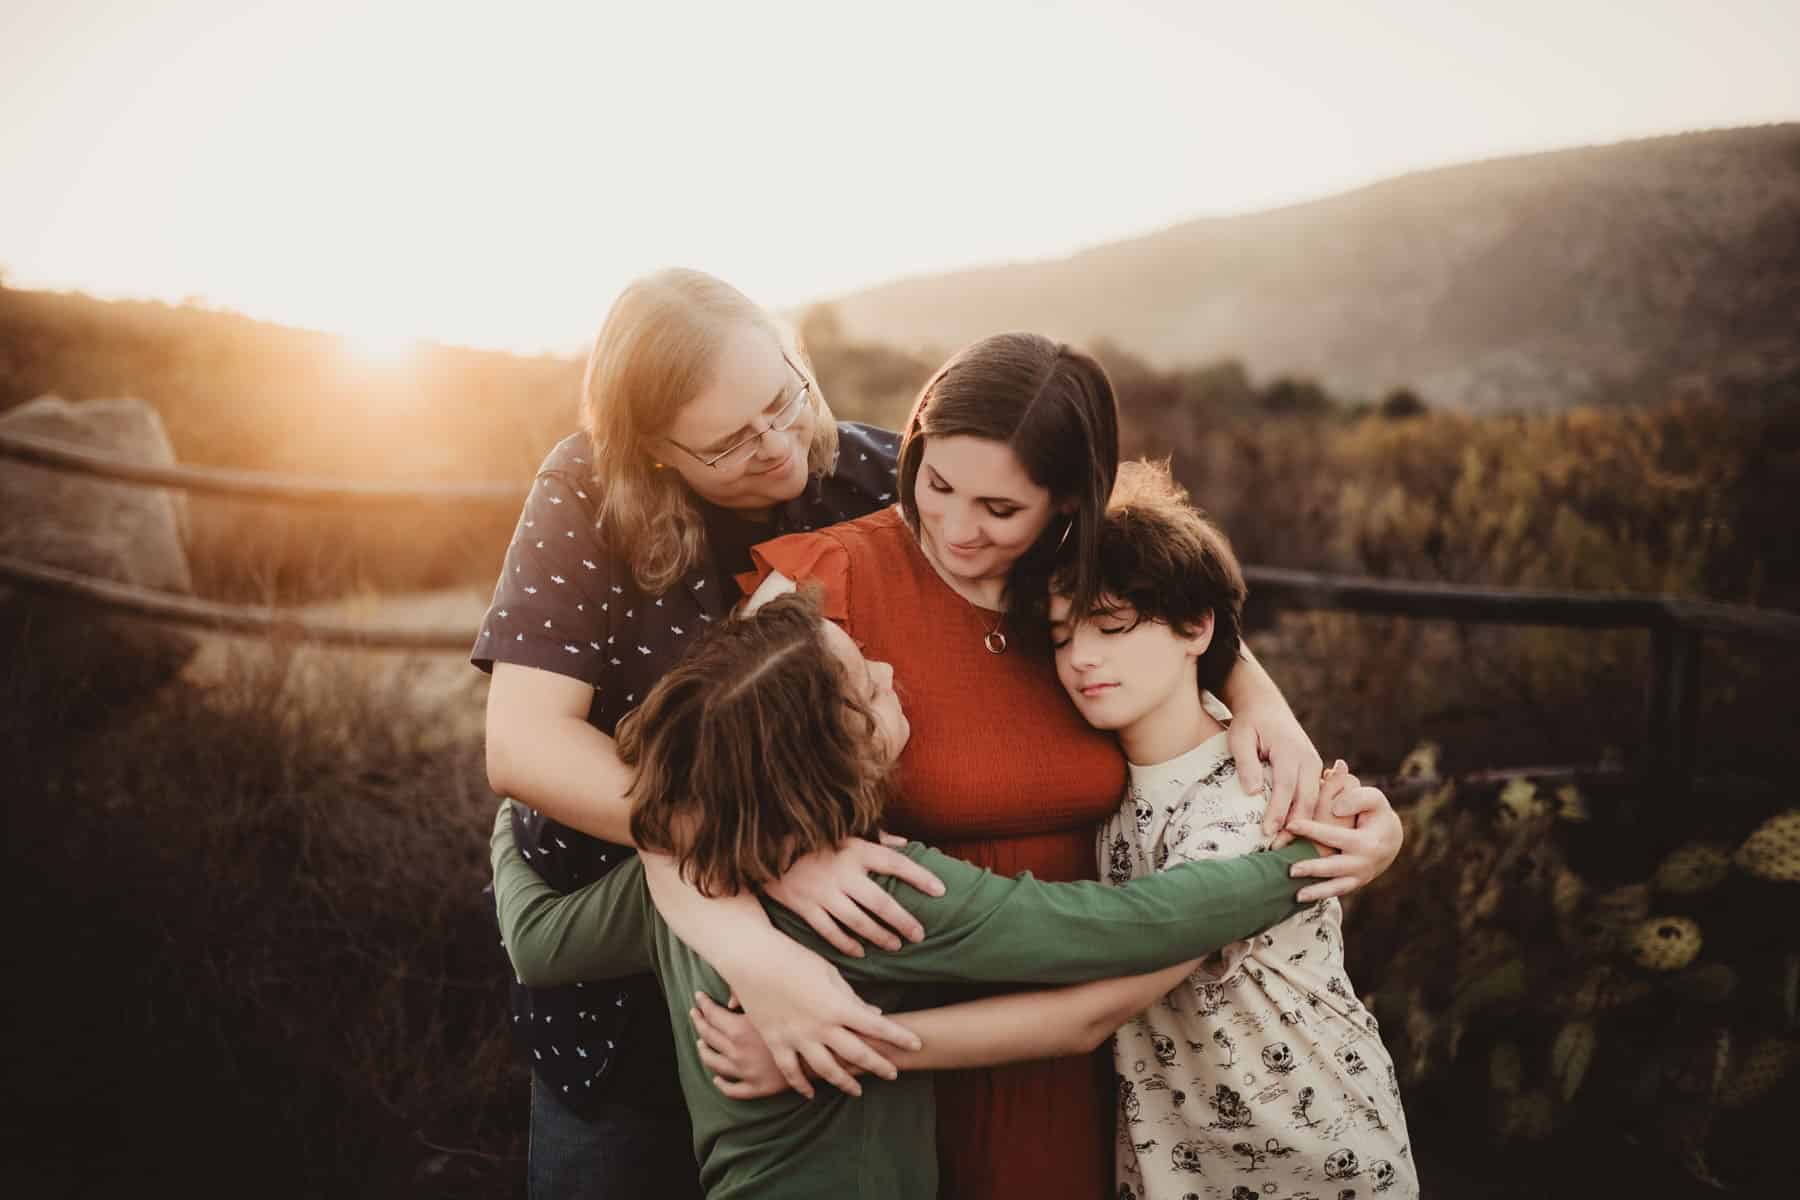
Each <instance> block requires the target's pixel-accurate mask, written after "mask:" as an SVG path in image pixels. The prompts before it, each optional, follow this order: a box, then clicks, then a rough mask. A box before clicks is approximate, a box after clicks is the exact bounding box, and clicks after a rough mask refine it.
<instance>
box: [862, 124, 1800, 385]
mask: <svg viewBox="0 0 1800 1200" xmlns="http://www.w3.org/2000/svg"><path fill="white" fill-rule="evenodd" d="M833 307H834V309H835V310H836V316H837V318H838V319H839V320H840V321H841V322H842V324H843V327H844V329H845V330H846V331H847V332H848V333H849V334H850V335H851V336H854V337H856V338H858V339H862V340H871V341H883V342H890V343H895V344H898V345H905V346H920V345H930V346H933V347H937V348H949V347H954V346H956V345H960V344H962V343H963V342H966V341H968V340H970V339H972V338H974V337H978V336H980V335H982V334H984V333H988V332H993V331H995V330H999V329H1008V328H1030V329H1037V330H1041V331H1043V332H1047V333H1053V334H1055V335H1057V336H1060V337H1065V338H1068V339H1070V340H1073V341H1077V342H1082V343H1088V344H1092V343H1093V342H1095V341H1098V340H1100V339H1107V340H1111V341H1114V342H1116V343H1118V344H1119V345H1121V346H1123V347H1125V348H1126V349H1128V350H1131V351H1132V352H1134V353H1137V354H1141V355H1143V356H1145V357H1148V358H1149V359H1150V360H1151V361H1153V362H1155V363H1157V364H1159V365H1163V366H1174V365H1183V364H1193V363H1200V362H1208V361H1213V360H1217V359H1222V358H1237V359H1240V360H1242V361H1243V362H1244V363H1245V364H1246V365H1247V366H1248V367H1249V368H1250V370H1251V371H1252V372H1253V373H1254V374H1256V375H1258V376H1267V375H1274V374H1297V375H1305V376H1311V377H1314V378H1317V379H1318V380H1320V381H1321V382H1322V383H1323V384H1324V385H1325V386H1326V387H1327V388H1328V389H1330V390H1331V391H1333V392H1337V393H1341V394H1349V395H1352V396H1356V395H1361V396H1368V397H1374V396H1379V395H1380V394H1382V393H1383V392H1385V391H1386V390H1388V389H1390V388H1393V387H1396V386H1400V385H1407V386H1410V387H1413V388H1414V389H1416V390H1418V391H1419V392H1420V393H1421V394H1422V395H1423V396H1424V397H1425V398H1426V399H1427V400H1428V401H1429V402H1431V403H1433V404H1441V405H1449V406H1456V407H1461V408H1466V409H1474V410H1491V409H1497V408H1536V407H1551V406H1559V405H1563V404H1567V403H1572V402H1575V401H1578V400H1599V401H1606V400H1615V399H1620V398H1626V397H1631V396H1633V395H1634V394H1635V393H1636V392H1637V391H1638V389H1639V386H1640V385H1641V384H1643V383H1644V382H1646V381H1650V380H1654V381H1656V383H1655V386H1656V387H1657V388H1658V389H1664V388H1666V387H1667V386H1668V384H1669V383H1670V382H1671V381H1674V382H1678V383H1685V384H1686V385H1687V387H1688V388H1690V389H1692V388H1699V389H1702V390H1704V389H1707V388H1708V387H1709V385H1713V384H1717V383H1720V382H1723V381H1726V380H1732V381H1759V380H1767V379H1771V378H1777V377H1783V376H1792V375H1793V374H1794V373H1795V372H1796V371H1800V339H1797V338H1796V337H1795V334H1794V329H1795V325H1796V314H1800V124H1785V125H1772V126H1760V127H1755V128H1745V129H1734V130H1724V131H1717V132H1706V133H1692V134H1682V135H1677V136H1672V137H1662V138H1654V139H1649V140H1644V141H1635V142H1625V143H1621V144H1618V145H1612V146H1599V147H1587V148H1582V149H1575V150H1564V151H1556V152H1551V153H1544V154H1533V155H1526V156H1520V157H1512V158H1502V159H1494V160H1490V161H1484V162H1478V163H1471V164H1466V165H1460V166H1454V167H1447V168H1442V169H1438V170H1433V171H1425V172H1420V173H1417V174H1411V175H1404V176H1400V177H1398V178H1395V179H1391V180H1387V181H1385V182H1382V183H1378V184H1374V185H1372V186H1369V187H1365V188H1361V189H1359V190H1356V191H1353V192H1347V193H1344V194H1342V195H1338V196H1332V197H1329V198H1327V199H1323V200H1318V201H1314V202H1311V203H1307V204H1300V205H1295V206H1292V207H1288V208H1281V209H1276V210H1272V211H1269V212H1262V213H1254V214H1250V215H1246V216H1238V217H1229V218H1216V219H1206V220H1197V221H1191V222H1188V223H1185V224H1181V225H1177V226H1174V227H1173V228H1170V229H1167V230H1164V231H1162V232H1160V233H1156V234H1152V235H1150V236H1147V237H1141V238H1136V239H1133V240H1129V241H1124V242H1116V243H1112V244H1108V245H1104V246H1099V247H1095V248H1093V249H1089V250H1086V251H1083V252H1081V253H1078V254H1075V255H1072V256H1070V257H1068V258H1062V259H1057V260H1053V261H1043V262H1035V263H1025V264H1018V265H1008V266H996V267H988V268H980V269H975V270H967V271H959V272H954V273H950V274H945V275H938V276H931V277H922V278H917V279H909V280H904V281H900V282H897V283H892V284H888V285H884V286H880V287H876V288H871V289H868V290H865V291H862V292H857V293H854V294H852V295H850V296H847V297H844V298H842V299H840V300H837V301H834V302H833ZM1646 398H1647V397H1646Z"/></svg>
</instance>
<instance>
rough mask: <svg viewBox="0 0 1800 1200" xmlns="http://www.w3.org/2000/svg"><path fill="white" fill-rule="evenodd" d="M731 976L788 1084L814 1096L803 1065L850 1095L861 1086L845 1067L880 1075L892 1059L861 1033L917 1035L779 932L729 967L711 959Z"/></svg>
mask: <svg viewBox="0 0 1800 1200" xmlns="http://www.w3.org/2000/svg"><path fill="white" fill-rule="evenodd" d="M715 965H717V966H718V967H719V970H720V973H721V974H723V975H724V976H725V977H726V978H727V979H728V980H729V981H730V983H731V986H732V988H733V990H734V991H735V993H736V995H737V997H738V999H739V1000H740V1001H741V1002H742V1004H743V1007H744V1012H745V1014H746V1015H747V1016H748V1017H749V1020H750V1023H751V1024H752V1025H754V1026H755V1027H756V1032H757V1033H758V1034H759V1035H760V1036H761V1038H762V1040H763V1042H764V1043H766V1045H767V1049H768V1052H769V1054H770V1055H771V1057H773V1059H774V1060H775V1066H776V1069H777V1070H778V1071H779V1072H780V1074H781V1077H782V1079H784V1080H786V1081H787V1086H789V1087H791V1088H793V1089H794V1090H795V1091H796V1092H799V1093H800V1094H801V1095H802V1096H805V1097H806V1098H807V1099H808V1100H810V1099H812V1096H813V1089H812V1084H811V1083H810V1082H809V1081H808V1080H807V1074H806V1073H807V1071H808V1070H810V1071H811V1072H812V1073H813V1074H814V1075H815V1076H817V1077H818V1078H820V1079H823V1080H824V1081H825V1082H827V1083H829V1084H831V1085H832V1086H834V1087H836V1088H837V1089H838V1090H839V1091H841V1092H844V1093H846V1094H848V1095H851V1096H860V1095H862V1087H861V1085H859V1084H858V1083H857V1082H856V1080H855V1079H854V1078H852V1077H851V1074H850V1071H849V1070H847V1069H846V1067H854V1068H856V1069H858V1070H861V1071H864V1072H867V1073H869V1074H872V1075H879V1076H881V1077H882V1078H883V1079H892V1078H894V1077H895V1075H897V1074H898V1071H896V1070H895V1068H894V1064H893V1063H891V1062H889V1061H888V1060H887V1059H885V1058H883V1057H882V1056H881V1055H880V1054H878V1053H876V1052H875V1050H874V1048H873V1047H871V1046H870V1045H869V1043H868V1041H867V1040H865V1039H873V1040H877V1041H883V1042H890V1043H892V1044H894V1045H896V1046H904V1047H905V1048H906V1049H908V1050H917V1049H918V1048H919V1039H918V1038H917V1037H915V1036H914V1035H913V1034H912V1032H911V1031H910V1030H908V1029H906V1028H905V1027H904V1026H901V1025H896V1024H895V1023H894V1022H892V1021H890V1020H888V1019H887V1018H886V1017H884V1016H882V1015H881V1010H880V1009H879V1008H876V1007H875V1006H874V1005H873V1004H869V1003H867V1002H866V1001H864V1000H863V998H862V997H861V996H858V995H857V994H856V992H855V990H854V989H853V988H851V986H850V985H849V984H848V983H845V982H844V977H843V976H842V975H840V974H838V972H837V969H836V968H835V967H833V966H832V965H831V964H830V963H828V962H826V961H825V960H824V959H822V958H820V957H819V956H818V955H817V954H814V953H813V952H812V951H811V950H808V949H806V948H805V947H804V946H801V945H799V944H798V943H796V942H793V941H790V940H789V939H788V938H786V937H783V936H782V935H780V934H777V933H771V934H770V935H768V941H767V943H766V944H763V945H760V946H758V947H756V949H755V951H754V952H753V953H748V954H744V955H742V956H740V957H739V960H738V962H737V963H736V964H734V965H732V966H730V967H728V966H726V965H725V964H722V963H721V964H715Z"/></svg>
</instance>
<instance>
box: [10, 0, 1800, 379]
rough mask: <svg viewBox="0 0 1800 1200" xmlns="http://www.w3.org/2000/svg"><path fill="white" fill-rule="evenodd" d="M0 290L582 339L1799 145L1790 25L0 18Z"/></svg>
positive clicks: (901, 6) (428, 334) (1007, 3)
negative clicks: (1612, 152)
mask: <svg viewBox="0 0 1800 1200" xmlns="http://www.w3.org/2000/svg"><path fill="white" fill-rule="evenodd" d="M0 14H3V21H4V26H3V28H4V37H3V38H0V80H5V83H4V85H3V86H4V88H5V94H6V102H5V104H4V106H0V270H4V272H5V280H6V282H7V284H8V285H9V286H13V287H50V288H58V289H79V290H82V291H86V292H89V293H91V294H94V295H99V296H106V297H127V296H130V297H150V298H158V299H164V300H169V301H182V300H188V301H192V302H201V303H205V304H208V305H211V306H215V307H221V308H231V309H236V310H240V311H243V312H247V313H249V314H251V315H253V316H256V317H260V318H263V319H268V320H274V321H279V322H282V323H284V324H292V325H301V326H307V327H312V328H319V329H327V330H333V331H337V332H342V333H346V334H349V335H354V336H355V337H357V338H359V339H362V341H363V342H364V344H366V345H369V346H371V347H380V346H384V345H386V346H392V345H396V344H404V342H405V340H406V339H410V338H429V339H432V340H437V341H443V342H450V343H461V344H468V345H477V346H488V347H495V348H504V349H510V350H518V351H524V352H538V351H551V352H557V353H572V352H578V351H579V350H580V349H581V347H582V346H583V345H584V343H585V342H586V341H587V340H588V339H589V338H591V336H592V334H593V331H594V329H595V328H597V327H598V324H599V321H600V319H601V318H602V317H603V316H604V315H605V311H606V307H607V305H608V304H609V303H610V302H611V300H612V298H613V296H614V295H615V294H616V293H617V292H618V290H619V288H620V287H622V286H623V285H624V284H625V283H626V282H627V281H629V280H630V279H631V278H632V277H634V276H636V275H638V274H640V273H642V272H644V271H647V270H652V269H655V268H657V267H661V266H665V265H672V264H679V265H686V266H695V267H700V268H702V269H704V270H708V271H711V272H713V273H714V274H716V275H719V276H721V277H723V278H725V279H727V280H729V281H731V282H732V283H734V284H736V285H737V286H738V287H739V288H741V289H743V290H744V291H745V292H747V293H748V294H749V295H751V296H752V297H753V298H755V299H757V300H758V301H760V302H762V303H764V304H766V305H769V306H771V307H776V308H794V307H797V306H800V305H803V304H805V303H809V302H811V301H814V300H817V299H820V298H825V297H829V296H831V295H835V294H841V293H843V292H846V291H851V290H854V289H857V288H860V287H863V286H867V285H869V284H873V283H877V282H881V281H884V280H888V279H893V278H897V277H902V276H908V275H918V274H925V273H930V272H935V271H940V270H946V269H950V268H954V267H959V266H971V265H976V264H983V263H995V262H1005V261H1017V260H1023V259H1034V258H1045V257H1056V256H1060V255H1064V254H1068V253H1070V252H1071V251H1073V250H1076V249H1079V248H1081V247H1084V246H1089V245H1094V244H1097V243H1101V242H1106V241H1112V240H1116V239H1119V238H1123V237H1129V236H1132V235H1135V234H1140V233H1147V232H1151V231H1153V230H1156V229H1159V228H1163V227H1165V226H1167V225H1170V224H1173V223H1175V222H1177V221H1180V220H1184V219H1188V218H1191V217H1196V216H1207V215H1224V214H1230V213H1238V212H1248V211H1255V210H1258V209H1264V208H1269V207H1273V206H1277V205H1281V204H1287V203H1293V202H1296V201H1301V200H1306V199H1311V198H1315V197H1319V196H1324V195H1329V194H1332V193H1334V192H1338V191H1342V190H1345V189H1347V188H1351V187H1355V186H1358V185H1360V184H1364V183H1368V182H1372V181H1374V180H1377V179H1381V178H1385V177H1388V176H1391V175H1395V174H1399V173H1402V172H1405V171H1409V170H1416V169H1419V168H1423V167H1431V166H1438V165H1444V164H1449V163H1455V162H1462V161H1468V160H1471V159H1478V158H1488V157H1493V156H1496V155H1503V154H1512V153H1519V152H1524V151H1530V150H1539V149H1551V148H1557V147H1563V146H1573V145H1584V144H1594V143H1604V142H1613V141H1619V140H1623V139H1627V138H1633V137H1642V136H1650V135H1656V134H1664V133H1674V132H1679V131H1683V130H1689V129H1705V128H1720V127H1728V126H1736V125H1749V124H1757V123H1762V122H1771V121H1786V120H1795V119H1800V71H1796V70H1795V69H1794V67H1793V64H1794V63H1795V62H1796V61H1800V3H1795V2H1794V0H1710V2H1707V0H1631V2H1630V3H1627V2H1624V0H1617V2H1610V0H1459V2H1457V3H1445V2H1444V0H1359V2H1358V3H1355V4H1347V3H1342V2H1341V0H1318V2H1309V0H1262V2H1260V3H1255V4H1246V3H1243V2H1242V0H1232V2H1231V3H1223V2H1220V3H1214V2H1212V0H1187V2H1185V3H1182V2H1176V0H1168V2H1144V3H1123V2H1120V0H1094V2H1090V3H1072V2H1071V3H1063V2H1054V0H1037V2H1031V0H953V2H938V0H909V2H907V3H894V2H892V0H888V2H885V3H863V2H862V0H830V2H823V3H813V2H788V0H758V2H757V3H737V2H721V3H692V2H679V0H664V2H650V0H638V2H636V3H614V2H612V0H588V2H586V3H581V4H567V5H552V4H543V3H531V2H529V0H523V2H516V3H510V4H506V5H500V4H495V3H492V2H491V0H488V2H485V3H480V4H465V3H461V2H460V0H433V2H431V3H384V2H383V0H356V2H343V0H309V2H307V3H254V2H250V0H185V2H184V0H167V2H164V3H158V4H144V3H141V2H110V0H0Z"/></svg>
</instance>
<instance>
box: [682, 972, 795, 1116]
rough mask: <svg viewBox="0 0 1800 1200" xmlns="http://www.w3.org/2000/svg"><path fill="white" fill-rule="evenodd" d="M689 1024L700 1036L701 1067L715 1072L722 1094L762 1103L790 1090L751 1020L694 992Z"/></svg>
mask: <svg viewBox="0 0 1800 1200" xmlns="http://www.w3.org/2000/svg"><path fill="white" fill-rule="evenodd" d="M736 1000H737V997H736V996H733V997H732V1001H733V1002H734V1003H735V1002H736ZM688 1020H689V1021H691V1022H693V1025H694V1032H695V1033H696V1034H698V1035H699V1047H700V1063H701V1065H702V1066H704V1067H705V1068H706V1069H707V1070H709V1071H711V1072H712V1077H713V1086H714V1087H716V1088H718V1089H719V1091H720V1092H721V1093H723V1094H724V1095H726V1096H729V1097H730V1098H731V1099H733V1100H759V1099H761V1098H762V1097H764V1096H774V1095H779V1094H780V1093H782V1092H785V1091H787V1090H788V1087H789V1084H788V1081H787V1080H786V1079H784V1078H783V1077H782V1074H781V1068H780V1067H779V1066H778V1065H776V1062H775V1056H774V1055H773V1054H771V1053H770V1052H769V1044H768V1043H767V1042H765V1041H763V1040H762V1035H761V1034H760V1033H758V1032H756V1026H754V1025H752V1024H751V1023H750V1018H749V1017H746V1016H745V1015H744V1014H743V1013H741V1012H738V1011H736V1010H735V1008H724V1007H721V1006H720V1005H719V1003H718V1002H717V1001H715V1000H714V999H713V998H712V997H711V996H708V995H707V994H706V993H705V992H695V993H694V1007H693V1008H690V1009H688Z"/></svg>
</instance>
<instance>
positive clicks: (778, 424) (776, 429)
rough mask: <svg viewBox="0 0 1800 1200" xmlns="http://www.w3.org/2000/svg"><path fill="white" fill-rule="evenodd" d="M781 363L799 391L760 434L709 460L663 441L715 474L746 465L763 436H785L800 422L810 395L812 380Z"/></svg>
mask: <svg viewBox="0 0 1800 1200" xmlns="http://www.w3.org/2000/svg"><path fill="white" fill-rule="evenodd" d="M782 360H783V361H784V362H786V363H787V365H788V369H789V370H790V371H792V372H793V373H794V374H795V375H796V376H798V377H799V379H800V387H799V389H798V390H797V391H795V393H794V394H793V395H792V396H791V397H789V398H788V401H787V403H785V404H783V405H782V406H781V407H780V408H778V409H776V410H775V412H774V413H773V414H772V415H771V416H770V417H769V423H768V425H767V426H766V427H765V428H764V429H763V430H762V431H761V432H760V433H753V434H751V435H750V436H749V437H747V438H745V439H744V440H743V441H741V442H737V443H735V444H733V445H731V446H729V447H727V448H726V449H724V450H721V451H719V452H718V453H717V454H715V455H712V456H711V457H710V458H709V457H707V456H705V455H702V454H696V453H695V452H694V451H692V450H689V449H688V448H687V447H686V446H683V445H682V444H681V443H680V442H678V441H676V440H675V439H674V438H672V437H666V438H664V440H665V441H667V442H668V443H669V444H670V445H672V446H674V447H675V448H676V449H678V450H680V451H681V452H682V453H684V454H686V455H687V456H688V457H689V458H691V459H693V460H694V461H695V462H697V463H699V464H700V465H701V466H703V467H711V468H712V469H713V470H715V471H732V470H736V469H737V468H738V467H741V466H743V465H744V464H745V463H747V462H749V461H750V459H751V457H752V456H753V455H754V454H755V453H756V448H757V447H758V446H759V445H761V444H762V440H763V437H764V435H765V434H770V433H785V432H787V431H788V430H789V429H792V428H793V427H794V422H796V421H798V420H799V419H800V414H801V413H803V412H805V411H806V407H807V404H806V402H807V399H808V397H810V396H811V395H812V380H810V379H808V378H807V377H806V376H805V375H803V374H801V371H800V368H798V367H796V366H795V365H794V363H793V360H792V359H790V358H788V357H787V355H785V354H784V355H782Z"/></svg>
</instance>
